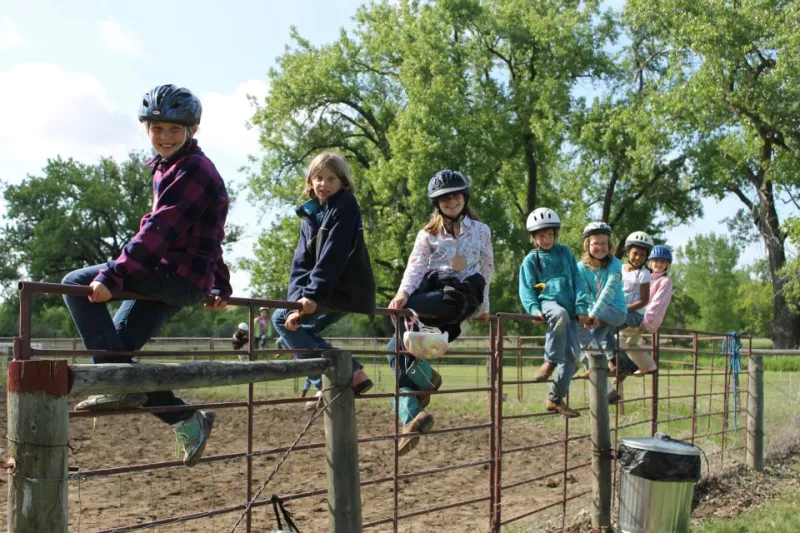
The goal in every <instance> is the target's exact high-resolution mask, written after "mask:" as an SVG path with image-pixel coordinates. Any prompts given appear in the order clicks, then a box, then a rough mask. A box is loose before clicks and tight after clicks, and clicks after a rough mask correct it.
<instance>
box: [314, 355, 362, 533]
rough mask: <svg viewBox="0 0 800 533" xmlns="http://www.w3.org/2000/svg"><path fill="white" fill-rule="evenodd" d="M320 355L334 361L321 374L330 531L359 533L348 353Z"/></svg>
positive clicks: (358, 488) (358, 486) (353, 406)
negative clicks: (325, 406)
mask: <svg viewBox="0 0 800 533" xmlns="http://www.w3.org/2000/svg"><path fill="white" fill-rule="evenodd" d="M324 356H325V358H326V359H327V358H332V359H333V362H334V364H333V367H332V368H331V369H330V370H329V371H328V372H326V373H325V374H323V377H322V385H323V387H322V389H323V393H322V396H323V400H324V402H325V405H328V407H327V408H326V409H325V454H326V456H327V457H326V458H327V463H328V512H329V514H330V519H331V528H330V531H331V533H361V532H362V526H363V524H362V521H361V520H362V518H361V477H360V475H359V472H358V433H357V431H356V402H355V395H354V391H353V387H352V383H353V367H352V355H351V354H350V352H345V351H339V350H327V351H326V352H325V354H324ZM334 399H336V401H334ZM331 402H333V403H331Z"/></svg>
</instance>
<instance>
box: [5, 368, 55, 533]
mask: <svg viewBox="0 0 800 533" xmlns="http://www.w3.org/2000/svg"><path fill="white" fill-rule="evenodd" d="M68 382H69V366H68V363H67V361H52V360H37V361H11V363H9V365H8V457H9V458H10V459H11V460H12V461H13V462H14V463H15V466H14V471H13V473H12V475H11V476H9V484H8V515H9V516H8V530H9V531H13V532H14V533H42V532H44V531H47V532H48V533H67V525H68V518H67V489H68V487H69V481H68V478H67V465H68V438H69V415H68V409H67V394H68Z"/></svg>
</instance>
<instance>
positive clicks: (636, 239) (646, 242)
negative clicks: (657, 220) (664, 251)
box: [625, 231, 655, 253]
mask: <svg viewBox="0 0 800 533" xmlns="http://www.w3.org/2000/svg"><path fill="white" fill-rule="evenodd" d="M632 246H636V247H637V248H644V249H645V250H647V252H648V253H649V252H650V250H652V249H653V246H655V243H654V242H653V238H652V237H651V236H650V235H648V234H647V233H645V232H643V231H634V232H633V233H631V234H630V235H628V238H627V239H625V250H630V249H631V247H632Z"/></svg>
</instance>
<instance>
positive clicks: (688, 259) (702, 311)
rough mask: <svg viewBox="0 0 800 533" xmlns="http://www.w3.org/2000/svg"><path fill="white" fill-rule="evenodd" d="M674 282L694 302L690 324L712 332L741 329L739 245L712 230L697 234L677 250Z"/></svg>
mask: <svg viewBox="0 0 800 533" xmlns="http://www.w3.org/2000/svg"><path fill="white" fill-rule="evenodd" d="M676 255H677V258H678V261H677V265H676V268H675V269H674V273H673V275H674V277H675V279H674V284H675V285H676V286H677V287H680V290H681V291H684V292H685V293H686V294H687V295H688V296H689V297H691V299H692V300H694V301H695V302H696V303H697V307H698V310H699V313H698V316H697V319H696V320H693V321H692V322H690V326H691V327H694V328H697V329H701V330H705V331H714V332H723V331H728V330H731V329H741V327H740V324H741V317H740V316H739V315H738V314H737V298H738V296H739V282H740V279H739V276H737V274H736V263H737V261H738V260H739V247H738V246H736V244H735V243H732V242H730V241H729V240H728V239H727V238H725V237H720V236H717V235H715V234H713V233H711V234H708V235H698V236H697V237H695V238H694V239H692V240H690V241H689V243H688V244H686V246H684V247H682V248H679V249H678V251H677V254H676Z"/></svg>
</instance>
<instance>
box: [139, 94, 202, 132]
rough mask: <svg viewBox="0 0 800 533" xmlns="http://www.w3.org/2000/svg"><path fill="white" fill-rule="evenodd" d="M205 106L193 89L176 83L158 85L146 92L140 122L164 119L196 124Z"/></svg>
mask: <svg viewBox="0 0 800 533" xmlns="http://www.w3.org/2000/svg"><path fill="white" fill-rule="evenodd" d="M202 114H203V106H202V105H200V100H199V99H198V98H197V97H196V96H195V95H193V94H192V91H190V90H189V89H185V88H183V87H176V86H175V85H172V84H169V85H158V86H156V87H154V88H153V89H152V90H150V91H148V92H147V93H145V95H144V97H143V98H142V103H141V105H139V122H150V121H162V122H174V123H176V124H183V125H184V126H196V125H198V124H200V116H201V115H202Z"/></svg>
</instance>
